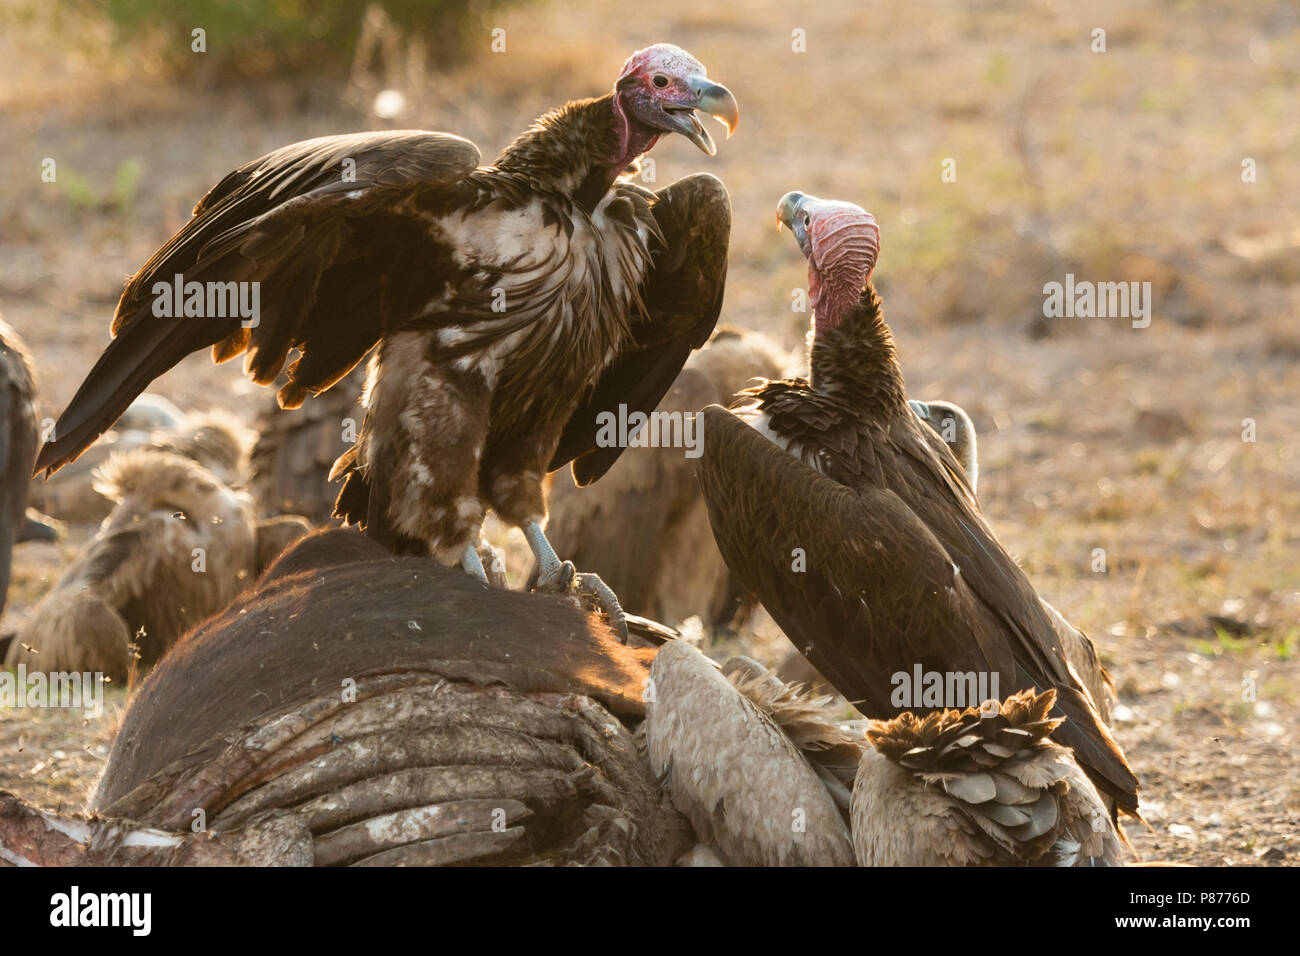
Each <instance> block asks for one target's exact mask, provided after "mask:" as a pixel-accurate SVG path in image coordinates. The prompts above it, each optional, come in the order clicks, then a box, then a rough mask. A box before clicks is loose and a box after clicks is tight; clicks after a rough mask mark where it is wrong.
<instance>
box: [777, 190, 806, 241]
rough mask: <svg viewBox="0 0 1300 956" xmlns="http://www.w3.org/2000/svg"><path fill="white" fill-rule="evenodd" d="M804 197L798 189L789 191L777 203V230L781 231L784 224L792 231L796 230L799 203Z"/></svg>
mask: <svg viewBox="0 0 1300 956" xmlns="http://www.w3.org/2000/svg"><path fill="white" fill-rule="evenodd" d="M804 198H805V196H804V194H803V193H801V192H798V191H795V192H788V193H786V194H785V195H784V196H782V197H781V201H780V202H779V203H777V204H776V231H777V232H780V231H781V227H782V226H788V227H789V228H790V231H791V232H794V231H795V228H794V224H795V216H797V215H798V214H799V205H800V203H802V202H803V200H804Z"/></svg>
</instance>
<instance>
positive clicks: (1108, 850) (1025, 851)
mask: <svg viewBox="0 0 1300 956" xmlns="http://www.w3.org/2000/svg"><path fill="white" fill-rule="evenodd" d="M1055 698H1056V691H1054V690H1048V691H1044V692H1042V693H1035V692H1033V691H1030V690H1026V691H1021V692H1020V693H1018V694H1015V695H1013V696H1011V697H1008V698H1007V699H1006V700H1003V701H1001V702H1000V704H999V706H998V707H997V708H996V709H993V708H989V709H988V710H981V709H980V708H978V707H970V708H967V709H966V710H962V711H957V710H942V711H934V712H932V713H930V714H929V715H927V716H925V717H918V716H917V715H916V714H914V713H911V712H907V713H903V714H901V715H899V716H898V717H895V718H894V719H893V720H888V721H881V720H875V721H872V722H871V725H870V729H869V730H868V731H867V739H868V740H869V741H870V742H871V747H870V748H868V749H867V751H866V753H864V755H863V757H862V763H861V766H860V767H859V769H858V775H857V779H856V781H855V782H854V785H853V846H854V850H855V851H856V853H857V858H858V862H859V863H860V864H861V865H863V866H1121V865H1123V862H1124V859H1125V857H1126V856H1127V854H1126V853H1125V851H1124V849H1123V845H1122V843H1121V840H1120V836H1119V833H1118V832H1117V831H1116V829H1115V827H1114V825H1113V824H1112V823H1111V819H1110V813H1109V810H1108V809H1107V807H1106V804H1105V802H1104V801H1103V800H1102V798H1101V795H1100V794H1098V792H1097V789H1096V787H1094V786H1093V785H1092V783H1091V781H1089V780H1088V777H1087V775H1086V774H1085V773H1084V772H1083V771H1082V770H1081V769H1080V768H1079V765H1078V763H1076V761H1075V759H1074V756H1073V754H1072V753H1071V752H1070V750H1069V749H1068V748H1066V747H1062V746H1061V745H1060V744H1056V743H1053V742H1052V740H1051V738H1050V736H1049V735H1050V734H1051V732H1052V731H1053V730H1055V729H1056V727H1057V726H1058V725H1059V724H1060V722H1061V720H1063V719H1064V718H1054V719H1053V718H1049V717H1048V712H1049V711H1050V710H1051V709H1052V704H1053V703H1054V701H1055Z"/></svg>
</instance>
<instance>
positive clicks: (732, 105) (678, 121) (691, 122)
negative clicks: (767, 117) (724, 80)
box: [668, 76, 740, 156]
mask: <svg viewBox="0 0 1300 956" xmlns="http://www.w3.org/2000/svg"><path fill="white" fill-rule="evenodd" d="M687 83H688V84H689V86H690V88H691V92H692V93H694V94H695V101H694V102H693V103H690V104H683V106H681V107H677V108H675V109H672V110H670V111H669V112H668V115H669V117H671V120H672V123H673V125H674V126H675V127H676V129H677V132H679V133H681V134H682V135H683V136H685V137H686V138H687V139H689V140H690V141H691V142H692V143H694V144H695V145H696V146H698V147H699V148H700V149H702V150H703V151H704V152H706V153H708V154H709V155H710V156H716V155H717V154H718V147H717V146H715V145H714V144H713V137H712V136H710V135H709V131H708V130H706V129H705V128H704V124H703V123H701V122H700V121H699V120H698V119H696V118H695V110H699V111H700V112H702V113H707V114H708V115H709V116H712V117H713V118H714V119H716V120H717V121H718V122H719V123H721V124H722V125H723V126H725V127H727V138H728V139H730V138H731V134H732V133H734V132H735V131H736V127H737V126H739V125H740V106H739V104H737V103H736V98H735V96H733V95H732V93H731V90H729V89H727V88H726V87H725V86H723V85H721V84H720V83H714V82H713V81H711V80H709V79H708V78H707V77H703V76H692V77H690V78H689V79H688V80H687Z"/></svg>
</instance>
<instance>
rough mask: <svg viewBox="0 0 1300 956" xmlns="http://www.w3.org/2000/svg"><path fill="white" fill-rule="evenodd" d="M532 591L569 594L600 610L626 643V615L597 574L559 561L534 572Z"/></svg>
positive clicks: (612, 590)
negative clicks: (535, 580) (534, 582)
mask: <svg viewBox="0 0 1300 956" xmlns="http://www.w3.org/2000/svg"><path fill="white" fill-rule="evenodd" d="M547 572H549V573H547ZM533 590H534V591H544V592H546V593H549V594H571V595H573V596H574V597H576V598H578V599H580V600H581V602H582V603H584V604H586V605H587V606H588V607H592V608H594V609H596V610H599V611H603V612H604V613H605V616H606V617H607V618H609V626H610V627H612V628H613V629H614V631H615V633H617V634H618V636H619V640H621V641H622V642H623V643H624V644H626V643H627V640H628V637H627V615H626V614H625V613H624V612H623V605H621V604H620V603H619V601H618V595H617V594H615V593H614V589H613V588H611V587H610V586H609V585H608V584H606V583H605V582H604V581H602V580H601V579H600V575H599V574H592V573H590V572H586V571H579V570H578V569H577V568H575V567H574V566H573V562H572V561H560V562H559V563H557V564H555V565H552V566H550V567H549V568H547V569H546V571H543V572H540V573H539V574H538V575H537V585H536V587H534V588H533Z"/></svg>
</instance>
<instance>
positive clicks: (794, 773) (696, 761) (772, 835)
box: [644, 641, 860, 866]
mask: <svg viewBox="0 0 1300 956" xmlns="http://www.w3.org/2000/svg"><path fill="white" fill-rule="evenodd" d="M783 723H784V724H787V725H790V726H791V728H792V732H787V729H786V727H784V726H783ZM804 728H811V729H813V730H814V733H812V734H801V732H800V731H801V729H804ZM644 731H645V746H646V752H647V758H648V760H649V762H650V769H651V771H652V772H653V773H654V774H655V775H656V776H657V777H658V778H660V779H661V780H663V781H664V785H665V787H666V788H667V789H668V792H669V793H670V795H671V797H672V801H673V804H674V806H676V807H677V808H678V809H679V810H680V811H681V812H682V813H683V814H684V815H685V816H686V817H687V819H689V820H690V821H691V825H692V827H693V828H694V831H695V833H696V835H697V837H698V839H699V840H700V849H696V850H693V852H694V854H695V855H696V857H706V858H711V859H712V860H716V861H717V863H716V864H715V865H719V864H720V865H731V866H852V865H853V844H852V838H851V836H850V833H849V827H848V819H847V816H846V815H845V814H843V813H842V811H841V807H840V806H839V805H838V804H837V802H836V799H835V796H834V790H835V789H840V790H841V791H842V789H843V788H842V785H841V784H840V783H839V782H837V781H835V780H834V778H833V777H831V778H830V779H831V781H832V786H831V787H830V788H828V786H827V784H826V783H825V782H824V781H823V779H822V776H821V773H819V769H820V768H819V764H818V763H816V762H815V761H814V759H812V758H811V756H810V755H811V754H814V753H817V754H818V755H819V756H820V754H821V753H828V752H837V753H838V755H839V756H840V757H841V763H843V762H844V761H843V755H844V754H845V753H847V754H848V755H849V756H850V758H851V759H850V760H849V761H848V765H849V767H850V776H849V778H848V780H849V782H850V783H851V782H852V769H853V767H854V766H855V764H856V758H857V757H858V755H859V752H860V748H859V747H858V746H857V745H856V744H855V743H854V742H853V741H852V740H850V739H848V735H847V734H845V733H843V732H842V731H840V730H839V728H837V727H836V726H835V725H834V724H831V723H829V722H828V721H826V720H825V718H824V716H823V715H821V714H820V712H819V710H818V705H817V702H814V703H812V704H811V705H810V704H809V703H808V702H806V701H805V700H803V699H802V698H800V697H799V696H798V695H797V694H791V693H790V692H789V689H788V688H787V687H786V685H784V684H782V683H781V682H780V681H779V680H777V679H776V678H775V676H773V675H772V674H770V673H768V672H767V671H766V670H765V669H764V668H763V667H762V665H760V664H758V663H757V662H754V661H750V660H748V659H746V658H733V659H732V660H731V661H728V662H727V664H726V665H724V667H723V668H722V669H719V668H718V666H717V665H716V664H714V663H713V662H712V661H710V660H709V659H708V658H707V657H705V656H704V655H703V654H701V653H700V652H699V651H698V650H696V649H695V648H694V647H692V646H691V645H690V644H687V643H686V642H684V641H670V642H669V643H667V644H666V645H664V647H663V648H661V649H660V651H659V653H658V654H657V655H656V657H655V660H654V663H653V664H652V665H651V667H650V683H649V685H648V688H647V693H646V719H645V725H644ZM844 792H845V795H846V796H847V792H846V791H844ZM844 803H845V805H846V806H847V800H845V801H844ZM693 862H694V861H693Z"/></svg>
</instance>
